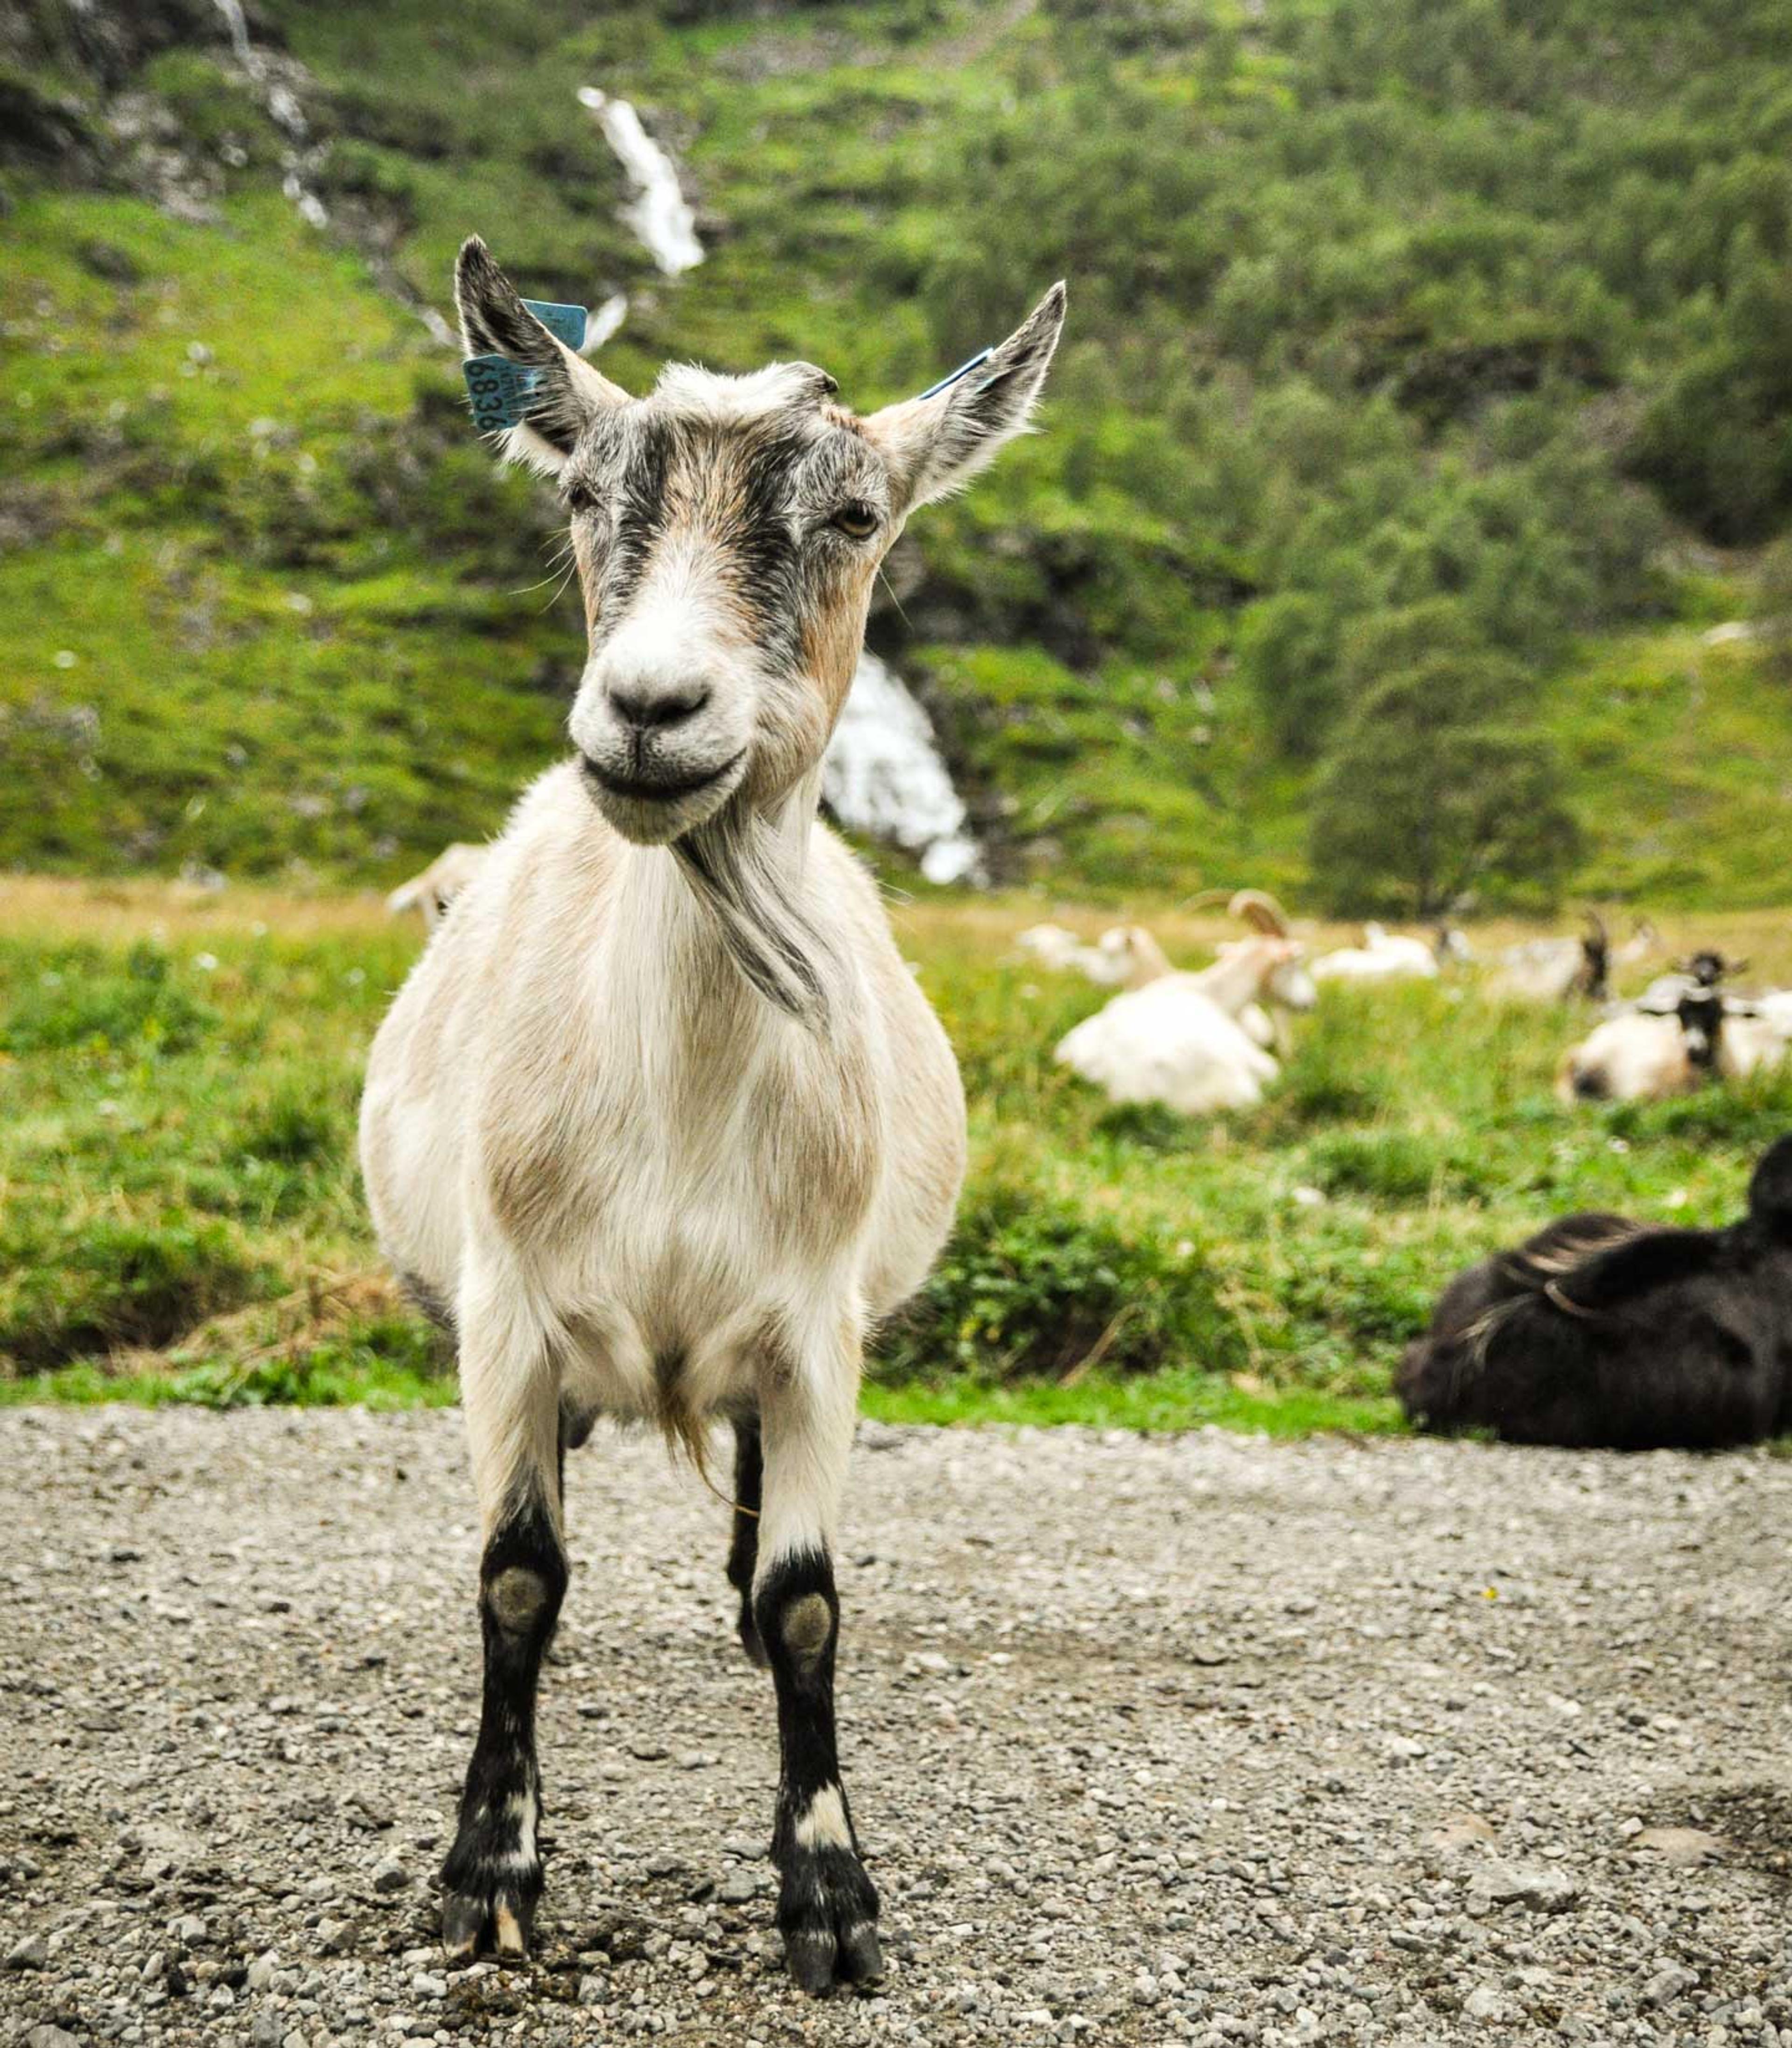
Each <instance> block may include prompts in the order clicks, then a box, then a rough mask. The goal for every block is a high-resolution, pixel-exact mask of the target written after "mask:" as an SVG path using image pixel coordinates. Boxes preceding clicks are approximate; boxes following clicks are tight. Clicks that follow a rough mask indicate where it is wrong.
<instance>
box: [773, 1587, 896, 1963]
mask: <svg viewBox="0 0 1792 2048" xmlns="http://www.w3.org/2000/svg"><path fill="white" fill-rule="evenodd" d="M753 1610H754V1619H755V1621H756V1623H757V1625H758V1634H759V1639H760V1640H761V1642H762V1643H763V1644H764V1645H765V1647H766V1654H767V1656H768V1658H770V1663H771V1668H772V1677H773V1678H774V1681H775V1683H776V1685H777V1688H778V1759H779V1771H778V1817H777V1821H776V1825H775V1826H774V1829H773V1833H772V1856H773V1857H774V1860H775V1861H776V1862H777V1864H778V1869H779V1872H780V1873H781V1874H782V1886H781V1889H780V1893H779V1898H778V1927H779V1930H780V1931H781V1932H782V1934H783V1936H784V1945H785V1953H786V1954H787V1956H788V1957H789V1963H790V1968H791V1972H792V1974H793V1976H795V1978H796V1980H797V1982H798V1983H799V1984H801V1986H802V1987H803V1988H804V1989H805V1991H824V1990H826V1989H827V1988H828V1985H829V1984H831V1983H832V1981H833V1980H834V1978H835V1977H836V1976H840V1977H844V1978H847V1979H848V1980H853V1981H861V1980H865V1979H867V1978H871V1977H875V1976H878V1975H879V1974H880V1973H881V1972H882V1966H883V1965H882V1953H881V1952H880V1950H879V1946H878V1934H877V1914H878V1895H877V1892H876V1891H875V1888H874V1887H873V1886H872V1883H871V1879H869V1878H868V1877H867V1875H865V1872H864V1868H863V1864H861V1863H860V1862H859V1843H858V1838H857V1837H856V1836H855V1834H854V1833H853V1828H852V1815H851V1810H850V1809H849V1808H848V1805H847V1802H846V1792H845V1789H844V1786H842V1785H841V1783H840V1753H839V1748H838V1744H837V1740H836V1733H835V1728H834V1646H835V1643H836V1639H837V1637H838V1635H839V1633H840V1601H839V1599H838V1597H837V1596H836V1593H835V1591H834V1572H833V1566H832V1562H831V1561H830V1560H829V1559H828V1555H827V1553H825V1552H824V1551H820V1550H809V1551H803V1552H801V1553H797V1554H795V1555H793V1556H791V1557H782V1558H780V1559H779V1560H778V1561H777V1562H776V1563H775V1564H774V1565H772V1567H771V1568H770V1570H768V1571H767V1572H766V1574H765V1576H764V1577H763V1578H762V1580H761V1581H760V1584H759V1587H758V1592H756V1594H755V1595H754V1601H753Z"/></svg>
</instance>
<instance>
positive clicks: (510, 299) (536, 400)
mask: <svg viewBox="0 0 1792 2048" xmlns="http://www.w3.org/2000/svg"><path fill="white" fill-rule="evenodd" d="M454 301H455V305H456V309H457V310H458V312H460V336H461V340H462V342H463V343H464V346H465V347H466V350H467V354H468V355H502V356H504V357H506V359H508V360H509V361H510V362H512V363H517V364H519V365H520V366H521V367H522V368H523V369H525V370H533V371H534V373H535V388H534V390H533V394H531V396H530V398H529V405H528V409H527V410H526V412H525V413H524V414H523V417H522V420H521V421H519V422H518V424H517V425H515V426H514V427H511V428H510V429H507V430H506V432H505V433H504V434H503V436H502V452H503V455H504V458H505V460H506V461H508V462H522V463H526V464H528V465H529V467H530V468H532V469H537V470H539V471H541V473H542V475H545V476H557V475H559V473H560V471H561V470H562V469H563V468H564V467H565V465H566V459H567V457H568V456H569V455H571V454H572V450H573V448H575V446H576V444H577V442H578V439H579V436H580V433H581V432H583V431H584V429H585V427H586V426H587V425H589V424H590V422H591V421H592V420H593V419H595V417H596V416H597V415H598V414H599V413H601V412H603V411H605V410H606V409H607V408H608V407H610V406H611V405H626V403H627V402H628V394H627V393H626V391H624V390H623V389H622V387H621V386H619V385H615V384H612V383H611V382H610V380H609V378H607V377H606V376H604V375H603V374H602V373H601V372H600V371H599V370H594V369H593V368H592V366H591V365H590V363H588V362H586V361H585V359H584V357H583V356H581V355H574V354H573V352H572V350H571V349H570V348H568V347H566V345H565V344H564V343H563V342H561V341H560V340H559V339H557V338H556V336H553V335H552V334H550V333H549V331H548V330H547V328H545V327H544V326H543V325H542V324H541V322H540V321H539V320H537V318H536V317H535V316H534V314H533V313H532V312H530V311H529V308H528V307H527V306H526V305H525V304H523V302H522V297H521V296H520V295H519V293H518V291H517V288H516V287H515V285H513V284H512V283H511V282H510V279H509V278H508V277H506V276H505V274H504V273H503V272H502V270H499V269H498V266H497V265H496V264H495V262H493V261H492V258H491V250H489V249H487V247H486V246H485V244H484V243H483V242H482V241H481V240H480V239H479V237H478V236H477V235H472V236H471V237H469V239H467V241H465V242H463V243H462V244H461V248H460V258H459V260H458V261H457V262H456V264H455V266H454Z"/></svg>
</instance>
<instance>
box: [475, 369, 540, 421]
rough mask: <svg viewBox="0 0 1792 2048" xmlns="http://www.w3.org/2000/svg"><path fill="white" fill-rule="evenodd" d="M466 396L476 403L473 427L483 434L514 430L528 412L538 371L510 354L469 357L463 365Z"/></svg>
mask: <svg viewBox="0 0 1792 2048" xmlns="http://www.w3.org/2000/svg"><path fill="white" fill-rule="evenodd" d="M460 373H461V374H462V375H463V376H464V378H466V379H467V396H468V398H471V400H472V401H473V425H475V427H477V428H478V429H479V432H481V433H482V434H495V433H501V432H502V431H503V430H504V429H505V428H506V427H514V425H516V424H517V422H518V421H519V420H521V419H522V416H523V414H524V413H526V412H527V411H528V409H529V400H530V398H533V396H534V393H535V372H534V371H533V370H525V369H524V368H523V367H522V364H521V363H513V362H512V361H511V360H510V358H509V356H507V355H469V356H467V357H466V358H465V359H464V360H463V362H462V363H461V365H460Z"/></svg>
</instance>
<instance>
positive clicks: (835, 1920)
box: [778, 1849, 883, 1997]
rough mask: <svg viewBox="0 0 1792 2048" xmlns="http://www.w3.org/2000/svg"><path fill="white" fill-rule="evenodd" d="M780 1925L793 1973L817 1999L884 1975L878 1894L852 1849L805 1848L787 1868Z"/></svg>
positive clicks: (785, 1952)
mask: <svg viewBox="0 0 1792 2048" xmlns="http://www.w3.org/2000/svg"><path fill="white" fill-rule="evenodd" d="M778 1927H779V1929H780V1930H781V1931H782V1934H783V1936H784V1954H785V1961H787V1962H788V1963H789V1965H790V1974H791V1976H793V1977H794V1978H795V1979H796V1980H797V1984H798V1986H799V1987H800V1988H801V1989H802V1990H804V1991H805V1992H809V1995H810V1996H812V1997H820V1996H822V1995H823V1994H824V1992H829V1991H831V1990H832V1988H833V1987H834V1986H835V1985H836V1984H871V1983H873V1982H875V1980H877V1979H878V1978H879V1977H881V1976H882V1975H883V1949H882V1945H881V1944H880V1943H879V1940H878V1895H877V1892H876V1890H875V1887H873V1885H872V1883H871V1879H869V1878H868V1877H867V1875H865V1871H864V1866H863V1864H861V1863H860V1862H859V1859H858V1858H857V1856H854V1855H853V1854H852V1853H851V1852H850V1851H849V1850H846V1849H820V1850H799V1851H797V1852H795V1853H794V1854H793V1856H791V1858H790V1860H789V1862H788V1863H787V1864H786V1865H785V1872H784V1884H783V1889H782V1895H781V1896H780V1898H779V1900H778Z"/></svg>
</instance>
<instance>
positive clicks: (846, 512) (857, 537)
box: [832, 498, 878, 541]
mask: <svg viewBox="0 0 1792 2048" xmlns="http://www.w3.org/2000/svg"><path fill="white" fill-rule="evenodd" d="M832 525H833V527H834V529H835V531H836V533H844V534H845V536H846V537H847V538H848V540H849V541H868V540H870V538H871V536H872V534H874V533H875V532H876V531H877V529H878V515H877V514H876V513H875V512H874V511H873V510H871V506H869V505H863V504H861V503H860V502H859V501H858V499H856V498H855V499H854V500H853V501H852V502H851V504H849V505H843V506H841V507H840V510H839V511H837V512H836V514H834V517H833V520H832Z"/></svg>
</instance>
